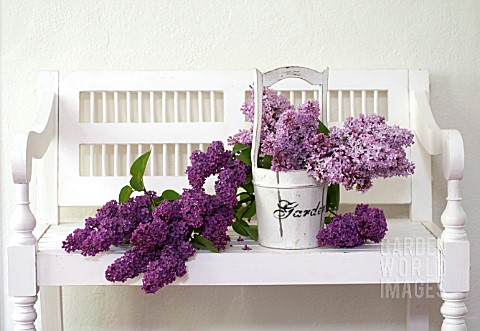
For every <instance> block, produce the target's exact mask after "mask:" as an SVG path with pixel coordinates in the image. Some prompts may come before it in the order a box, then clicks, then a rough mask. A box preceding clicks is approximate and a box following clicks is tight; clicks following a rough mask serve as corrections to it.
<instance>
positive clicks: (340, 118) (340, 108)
mask: <svg viewBox="0 0 480 331" xmlns="http://www.w3.org/2000/svg"><path fill="white" fill-rule="evenodd" d="M343 120H344V118H343V91H341V90H340V91H338V121H339V122H343Z"/></svg>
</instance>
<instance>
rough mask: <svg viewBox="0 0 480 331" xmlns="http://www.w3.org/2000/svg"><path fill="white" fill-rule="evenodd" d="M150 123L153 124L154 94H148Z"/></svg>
mask: <svg viewBox="0 0 480 331" xmlns="http://www.w3.org/2000/svg"><path fill="white" fill-rule="evenodd" d="M150 123H155V93H154V92H153V91H152V92H150Z"/></svg>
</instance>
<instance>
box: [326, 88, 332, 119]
mask: <svg viewBox="0 0 480 331" xmlns="http://www.w3.org/2000/svg"><path fill="white" fill-rule="evenodd" d="M330 109H331V108H330V91H328V92H327V123H330Z"/></svg>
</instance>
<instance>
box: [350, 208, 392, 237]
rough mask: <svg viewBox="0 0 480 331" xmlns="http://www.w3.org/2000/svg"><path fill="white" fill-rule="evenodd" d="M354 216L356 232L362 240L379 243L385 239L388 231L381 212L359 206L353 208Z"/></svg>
mask: <svg viewBox="0 0 480 331" xmlns="http://www.w3.org/2000/svg"><path fill="white" fill-rule="evenodd" d="M355 215H357V230H358V232H359V233H360V235H361V236H362V237H363V238H365V239H367V240H371V241H373V242H375V243H379V242H380V241H381V240H382V239H383V238H384V237H385V234H386V232H387V230H388V229H387V220H386V219H385V214H384V213H383V210H381V209H378V208H369V207H368V205H361V204H360V205H358V206H357V207H356V208H355Z"/></svg>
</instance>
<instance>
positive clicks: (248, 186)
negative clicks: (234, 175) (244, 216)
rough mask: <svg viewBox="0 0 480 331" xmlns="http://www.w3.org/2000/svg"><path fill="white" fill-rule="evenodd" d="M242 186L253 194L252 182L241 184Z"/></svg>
mask: <svg viewBox="0 0 480 331" xmlns="http://www.w3.org/2000/svg"><path fill="white" fill-rule="evenodd" d="M242 188H243V189H244V190H245V191H247V192H248V193H250V194H253V183H248V184H245V185H242Z"/></svg>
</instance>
